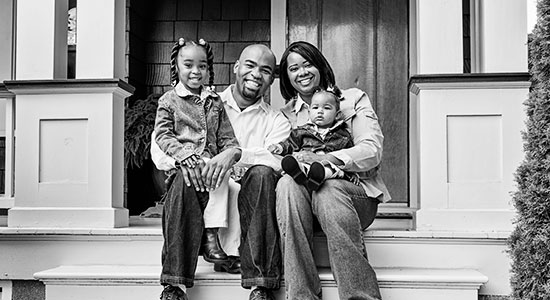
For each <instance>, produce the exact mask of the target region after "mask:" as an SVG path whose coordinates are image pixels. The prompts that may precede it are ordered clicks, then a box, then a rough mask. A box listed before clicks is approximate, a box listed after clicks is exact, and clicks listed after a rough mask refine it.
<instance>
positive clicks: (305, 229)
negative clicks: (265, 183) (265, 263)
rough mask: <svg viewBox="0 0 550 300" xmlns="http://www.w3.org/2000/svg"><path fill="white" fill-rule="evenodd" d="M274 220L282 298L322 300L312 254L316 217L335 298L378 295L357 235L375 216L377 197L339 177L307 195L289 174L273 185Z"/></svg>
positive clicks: (362, 246)
mask: <svg viewBox="0 0 550 300" xmlns="http://www.w3.org/2000/svg"><path fill="white" fill-rule="evenodd" d="M276 209H277V219H278V224H279V230H280V232H281V247H282V248H283V253H284V258H283V260H284V270H285V289H286V299H293V300H294V299H296V300H298V299H300V300H301V299H308V300H309V299H315V300H318V299H321V282H320V280H319V274H318V272H317V267H316V265H315V261H314V258H313V246H312V245H313V224H314V219H315V218H316V219H317V220H318V221H319V224H320V225H321V228H322V230H323V232H324V233H325V235H326V237H327V244H328V252H329V257H330V266H331V269H332V273H333V274H334V278H335V279H336V282H337V284H338V294H339V296H340V299H369V300H374V299H381V296H380V289H379V287H378V281H377V279H376V274H375V272H374V270H373V268H372V267H371V265H370V264H369V261H368V258H367V252H366V249H365V247H364V244H363V239H362V236H361V232H362V229H365V228H367V227H368V226H369V225H370V224H371V223H372V222H373V221H374V218H375V216H376V212H377V209H378V200H376V199H373V198H369V197H368V196H367V195H366V194H365V191H364V190H363V188H361V187H360V186H356V185H354V184H352V183H351V182H349V181H346V180H343V179H329V180H327V181H325V182H324V183H323V185H322V186H321V188H320V189H319V190H318V191H316V192H313V194H311V195H310V194H309V193H308V191H307V190H306V188H305V187H304V186H302V185H298V184H297V183H296V182H295V181H294V180H293V179H292V177H290V176H288V175H284V176H283V177H282V178H281V179H280V180H279V183H278V184H277V205H276Z"/></svg>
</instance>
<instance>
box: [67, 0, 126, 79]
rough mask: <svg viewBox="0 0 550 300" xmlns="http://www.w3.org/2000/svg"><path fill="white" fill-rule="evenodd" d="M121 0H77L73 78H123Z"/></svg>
mask: <svg viewBox="0 0 550 300" xmlns="http://www.w3.org/2000/svg"><path fill="white" fill-rule="evenodd" d="M125 4H126V1H124V0H94V1H89V0H78V1H77V5H76V7H77V26H76V39H77V40H76V78H77V79H88V78H121V79H124V77H125V67H124V55H125V50H126V38H125V24H126V23H125V22H126V11H125Z"/></svg>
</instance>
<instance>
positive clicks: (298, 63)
mask: <svg viewBox="0 0 550 300" xmlns="http://www.w3.org/2000/svg"><path fill="white" fill-rule="evenodd" d="M286 61H287V64H288V68H287V69H286V72H287V74H288V78H289V80H290V84H292V87H294V89H295V90H296V92H298V94H300V96H301V97H302V98H304V97H305V98H310V97H311V95H313V92H314V91H315V89H316V88H317V87H318V86H319V83H320V82H321V74H320V73H319V69H317V68H316V67H315V66H313V65H312V64H311V63H310V62H309V61H307V60H306V59H305V58H304V57H303V56H301V55H300V54H298V53H296V52H291V53H290V54H289V55H288V57H287V60H286Z"/></svg>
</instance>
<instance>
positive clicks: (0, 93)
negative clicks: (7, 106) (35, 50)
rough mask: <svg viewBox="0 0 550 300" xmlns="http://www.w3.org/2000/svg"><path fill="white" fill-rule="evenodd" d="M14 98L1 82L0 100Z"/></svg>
mask: <svg viewBox="0 0 550 300" xmlns="http://www.w3.org/2000/svg"><path fill="white" fill-rule="evenodd" d="M13 97H14V95H13V93H12V92H10V91H8V88H7V87H6V85H5V84H3V83H2V82H0V98H13ZM0 300H1V299H0Z"/></svg>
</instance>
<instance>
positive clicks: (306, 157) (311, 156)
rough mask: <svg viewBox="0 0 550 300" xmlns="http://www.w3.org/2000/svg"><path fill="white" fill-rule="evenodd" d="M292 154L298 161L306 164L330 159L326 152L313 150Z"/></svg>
mask: <svg viewBox="0 0 550 300" xmlns="http://www.w3.org/2000/svg"><path fill="white" fill-rule="evenodd" d="M292 156H294V158H296V160H297V161H299V162H302V163H306V164H311V163H314V162H320V161H323V160H327V159H328V155H326V154H316V153H313V152H311V151H300V152H295V153H294V154H292Z"/></svg>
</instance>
